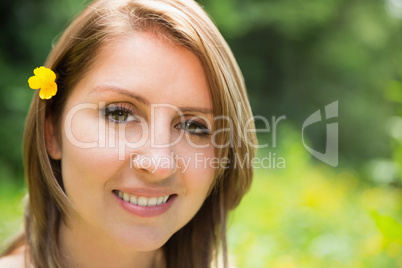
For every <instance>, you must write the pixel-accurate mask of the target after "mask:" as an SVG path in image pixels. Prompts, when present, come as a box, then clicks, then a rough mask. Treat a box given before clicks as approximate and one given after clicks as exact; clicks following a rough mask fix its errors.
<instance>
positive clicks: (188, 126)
mask: <svg viewBox="0 0 402 268" xmlns="http://www.w3.org/2000/svg"><path fill="white" fill-rule="evenodd" d="M179 127H180V128H181V129H182V130H184V131H186V132H188V133H190V134H193V135H200V136H202V135H207V134H210V130H209V129H208V127H206V126H205V125H204V124H202V123H200V122H197V121H194V120H188V121H185V122H181V123H180V124H179Z"/></svg>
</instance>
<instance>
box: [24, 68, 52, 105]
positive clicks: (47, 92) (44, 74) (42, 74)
mask: <svg viewBox="0 0 402 268" xmlns="http://www.w3.org/2000/svg"><path fill="white" fill-rule="evenodd" d="M33 73H34V74H35V75H34V76H31V77H30V78H29V79H28V84H29V87H30V88H32V89H40V91H39V97H40V98H41V99H43V100H45V99H46V100H48V99H50V98H51V97H53V96H54V95H56V93H57V84H56V82H55V81H56V74H55V73H54V72H53V71H52V70H50V69H48V68H46V67H43V66H41V67H38V68H35V70H34V71H33Z"/></svg>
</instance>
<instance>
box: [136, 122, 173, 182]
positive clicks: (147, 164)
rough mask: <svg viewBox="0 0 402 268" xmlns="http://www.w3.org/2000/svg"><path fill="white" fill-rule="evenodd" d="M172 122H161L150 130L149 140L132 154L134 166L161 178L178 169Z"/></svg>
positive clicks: (138, 169)
mask: <svg viewBox="0 0 402 268" xmlns="http://www.w3.org/2000/svg"><path fill="white" fill-rule="evenodd" d="M170 128H171V126H170V124H167V123H163V122H160V123H159V124H158V125H156V126H155V128H154V129H152V130H151V131H150V132H149V136H148V140H147V142H146V144H144V145H143V146H142V147H141V148H139V149H138V150H135V152H132V153H131V154H130V161H132V167H133V168H134V169H135V170H137V171H141V172H145V173H147V174H148V177H150V178H153V179H156V180H161V179H165V178H168V177H170V176H171V175H172V174H173V173H174V172H175V171H176V169H177V165H176V164H177V163H176V160H175V159H176V158H175V154H174V143H173V142H172V130H171V129H170Z"/></svg>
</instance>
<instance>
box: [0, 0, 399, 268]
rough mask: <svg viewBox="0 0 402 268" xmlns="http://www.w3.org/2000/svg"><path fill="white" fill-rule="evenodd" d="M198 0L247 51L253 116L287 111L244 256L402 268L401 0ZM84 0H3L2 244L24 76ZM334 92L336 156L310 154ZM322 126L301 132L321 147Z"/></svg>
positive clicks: (238, 220)
mask: <svg viewBox="0 0 402 268" xmlns="http://www.w3.org/2000/svg"><path fill="white" fill-rule="evenodd" d="M199 2H200V3H201V4H202V5H203V6H204V7H205V9H206V10H207V11H208V13H209V14H210V15H211V17H212V18H213V20H214V21H215V22H216V24H217V25H218V27H219V29H220V30H221V32H222V34H223V35H224V36H225V38H226V39H227V41H228V43H229V44H230V46H231V47H232V49H233V52H234V54H235V56H236V58H237V59H238V62H239V65H240V67H241V69H242V71H243V73H244V76H245V80H246V84H247V86H248V90H249V96H250V100H251V103H252V107H253V111H254V114H255V115H261V116H264V117H266V118H268V119H271V118H272V117H275V118H279V117H280V116H286V119H283V120H281V121H280V122H279V123H278V125H277V129H276V131H273V130H272V129H271V132H269V133H260V135H259V139H260V143H261V144H265V143H268V145H269V146H268V147H267V148H263V149H261V150H260V151H259V156H260V157H261V158H264V157H265V158H268V157H270V159H271V166H270V167H265V168H257V169H256V176H255V182H254V185H253V187H252V189H251V191H250V193H249V194H248V195H247V196H246V197H245V199H244V200H243V202H242V203H241V205H240V208H239V209H238V210H236V211H235V212H234V213H233V214H232V216H231V221H230V225H231V228H230V232H229V244H230V256H231V260H232V262H233V263H234V264H235V266H236V267H238V268H243V267H247V268H248V267H253V268H258V267H264V268H265V267H273V268H276V267H285V268H291V267H317V268H318V267H320V268H321V267H353V268H355V267H373V268H374V267H376V268H377V267H386V268H388V267H390V268H392V267H402V195H401V192H402V189H401V186H402V106H401V103H402V1H401V0H352V1H348V0H325V1H324V0H307V1H300V0H215V1H213V0H200V1H199ZM84 6H85V3H83V2H82V0H59V1H51V0H35V1H33V0H15V1H2V2H1V3H0V13H1V15H0V20H1V24H0V30H1V38H0V77H1V80H0V88H1V90H0V104H1V105H0V114H1V117H0V127H1V128H0V140H1V146H0V242H1V243H0V244H1V246H0V249H2V248H4V245H5V244H6V243H7V241H9V238H10V236H12V235H13V234H14V233H15V232H16V231H17V230H19V228H21V226H22V213H23V202H22V199H23V197H24V195H25V193H26V189H25V186H24V182H23V167H22V164H21V140H22V132H23V126H24V120H25V116H26V112H27V109H28V106H29V103H30V99H31V96H32V94H33V91H31V90H30V89H29V88H28V85H27V79H28V77H29V76H31V75H32V70H33V69H34V68H35V67H37V66H40V65H42V63H43V62H44V60H45V58H46V56H47V54H48V53H49V51H50V49H51V47H52V44H53V43H54V42H55V40H57V37H58V36H59V34H60V33H61V32H62V30H63V29H64V28H65V26H66V25H67V23H68V22H69V21H70V20H71V18H72V17H73V16H74V15H75V14H77V13H78V12H79V11H80V10H82V8H83V7H84ZM334 101H338V104H339V117H338V118H334V119H331V120H330V123H331V122H332V123H334V122H337V123H338V124H339V165H337V166H336V167H332V166H329V165H327V164H325V163H323V162H321V161H320V160H317V159H316V158H315V157H313V156H311V155H310V154H309V153H308V151H307V150H306V149H305V147H304V146H303V145H304V144H303V142H302V131H301V130H302V125H303V122H304V121H305V120H306V118H308V117H309V116H310V115H311V114H312V113H314V112H315V111H317V110H319V109H321V110H322V111H323V109H324V107H325V106H326V105H328V104H330V103H332V102H334ZM270 122H272V120H271V121H270ZM326 123H328V122H325V121H323V122H319V123H316V124H314V125H312V126H310V127H309V129H308V130H307V129H306V131H305V133H304V135H305V139H306V143H307V144H308V145H309V146H310V147H312V148H314V149H315V150H317V151H321V152H325V143H326ZM257 125H258V126H260V127H262V125H261V121H259V122H257ZM271 127H272V126H271ZM274 133H275V134H274ZM274 136H275V137H274ZM274 139H276V143H274V142H273V141H274ZM274 161H276V164H274V163H273V162H274ZM278 162H282V164H281V165H278ZM266 164H267V163H266Z"/></svg>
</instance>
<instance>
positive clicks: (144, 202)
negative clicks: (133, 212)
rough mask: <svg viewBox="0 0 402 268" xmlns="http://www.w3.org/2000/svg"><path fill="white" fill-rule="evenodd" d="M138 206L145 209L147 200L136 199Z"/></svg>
mask: <svg viewBox="0 0 402 268" xmlns="http://www.w3.org/2000/svg"><path fill="white" fill-rule="evenodd" d="M138 205H139V206H141V207H146V206H147V205H148V199H147V198H146V197H143V196H141V197H139V198H138Z"/></svg>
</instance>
